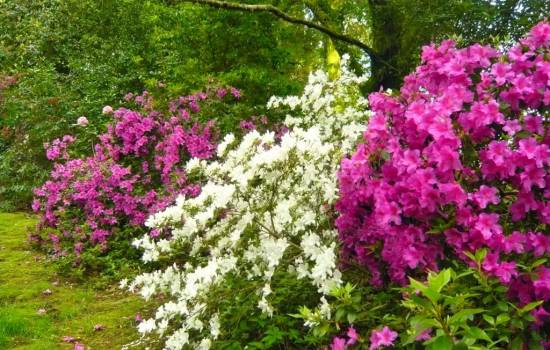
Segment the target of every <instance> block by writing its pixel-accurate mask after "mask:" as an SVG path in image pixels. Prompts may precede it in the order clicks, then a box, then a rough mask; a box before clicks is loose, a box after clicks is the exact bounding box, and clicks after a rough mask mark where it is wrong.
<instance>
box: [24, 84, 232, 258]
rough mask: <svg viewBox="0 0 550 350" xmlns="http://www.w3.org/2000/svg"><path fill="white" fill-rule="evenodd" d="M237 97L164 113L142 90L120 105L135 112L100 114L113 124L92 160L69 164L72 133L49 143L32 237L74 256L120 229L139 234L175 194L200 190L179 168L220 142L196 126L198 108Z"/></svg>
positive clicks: (207, 127) (201, 100)
mask: <svg viewBox="0 0 550 350" xmlns="http://www.w3.org/2000/svg"><path fill="white" fill-rule="evenodd" d="M229 91H232V92H233V91H235V92H238V90H237V89H235V88H230V90H229ZM238 96H240V95H238ZM238 96H236V93H233V94H229V95H228V96H227V97H225V95H224V96H220V94H219V93H218V94H217V93H216V91H209V92H208V93H205V92H200V93H196V94H193V95H190V96H185V97H180V98H178V99H177V100H175V101H171V102H170V103H169V108H168V112H166V113H162V112H159V111H156V110H154V109H153V106H154V104H155V101H154V100H153V98H152V97H151V96H150V94H148V93H147V92H144V93H143V94H141V95H137V96H136V95H133V94H128V95H126V97H125V99H126V101H127V102H129V103H132V104H134V105H135V108H134V109H128V108H119V109H117V110H114V111H113V110H112V109H109V110H108V111H107V112H108V113H105V114H111V113H112V115H113V118H114V120H113V122H112V123H110V124H109V125H108V126H107V131H106V132H105V133H103V134H101V135H99V137H98V143H97V144H95V146H94V154H93V156H89V157H85V158H78V157H75V158H71V156H70V154H69V153H70V152H69V151H70V149H69V145H70V144H71V143H72V142H74V141H75V138H74V137H73V136H70V135H67V136H64V137H63V138H62V139H58V140H54V141H53V142H51V143H48V144H46V145H45V147H46V154H47V158H48V159H50V160H53V161H55V163H54V168H53V170H52V172H51V175H50V178H49V179H48V181H46V182H45V183H44V185H42V186H41V187H40V188H37V189H35V199H34V201H33V204H32V207H33V210H34V211H36V212H40V213H41V214H42V220H41V222H40V224H39V226H38V229H39V232H41V235H37V236H35V237H34V238H35V239H38V240H42V239H43V237H46V239H45V242H47V243H48V244H51V245H52V247H53V250H54V251H55V254H57V255H65V254H70V253H74V254H75V255H76V256H77V257H78V256H79V255H80V254H81V253H82V250H83V249H84V248H85V247H86V246H87V245H89V244H91V245H96V244H100V245H101V246H102V247H103V248H105V249H107V246H108V244H107V243H108V239H109V237H110V236H111V235H112V234H113V232H115V231H116V229H117V228H118V229H122V228H123V227H130V229H132V230H136V228H138V227H140V226H141V225H142V224H143V223H144V221H145V219H146V218H147V216H148V215H150V214H152V213H154V212H157V211H159V210H162V209H164V208H165V207H166V206H167V205H169V204H170V203H171V202H172V201H173V200H174V198H175V197H176V196H177V195H179V194H187V195H191V196H195V195H197V194H198V193H199V192H200V186H199V185H198V184H196V183H193V182H191V181H188V179H187V178H186V174H185V171H184V163H185V162H186V161H187V160H188V159H189V158H190V157H198V158H202V159H206V158H210V157H211V156H212V155H213V154H214V153H215V149H216V139H217V137H218V135H217V134H218V132H217V129H216V127H215V125H214V122H213V121H209V122H206V123H199V122H198V121H197V120H199V118H198V115H197V113H199V112H200V110H201V105H204V104H209V103H211V102H218V103H219V102H229V100H231V101H232V100H235V99H236V98H237V97H238ZM136 232H137V233H136V234H139V230H136ZM155 234H157V233H156V232H152V235H155ZM63 242H67V243H68V244H62V243H63ZM70 250H73V252H71V251H70Z"/></svg>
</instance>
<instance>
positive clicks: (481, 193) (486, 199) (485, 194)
mask: <svg viewBox="0 0 550 350" xmlns="http://www.w3.org/2000/svg"><path fill="white" fill-rule="evenodd" d="M472 197H473V199H474V201H475V202H476V204H477V205H479V207H480V208H481V209H485V208H486V207H487V205H488V204H489V203H492V204H498V203H499V202H500V199H499V197H498V190H497V189H496V188H494V187H489V186H485V185H481V187H480V188H479V190H478V191H477V192H475V193H474V195H473V196H472Z"/></svg>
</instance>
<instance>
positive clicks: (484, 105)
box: [336, 22, 550, 344]
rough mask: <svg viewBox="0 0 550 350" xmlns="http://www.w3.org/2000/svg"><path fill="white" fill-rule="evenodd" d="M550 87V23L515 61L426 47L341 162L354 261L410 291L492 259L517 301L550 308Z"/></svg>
mask: <svg viewBox="0 0 550 350" xmlns="http://www.w3.org/2000/svg"><path fill="white" fill-rule="evenodd" d="M549 87H550V24H548V23H547V22H542V23H539V24H538V25H536V26H535V27H534V28H533V29H532V30H531V31H530V33H528V35H527V36H526V37H525V38H524V39H523V40H521V41H520V42H519V43H518V44H516V45H515V46H513V47H512V48H511V49H509V50H508V51H507V52H505V53H502V52H499V51H498V50H496V49H494V48H492V47H489V46H482V45H479V44H475V45H472V46H469V47H466V48H462V49H459V48H456V47H455V43H454V42H453V41H445V42H443V43H441V44H440V45H431V46H427V47H424V49H423V51H422V63H421V65H420V66H419V67H418V68H417V69H416V71H415V72H414V73H412V74H411V75H409V76H407V77H406V78H405V81H404V84H403V86H402V88H401V90H400V93H399V94H397V93H396V94H392V93H382V92H380V93H374V94H371V95H370V97H369V101H370V106H371V108H372V111H373V112H374V115H373V116H372V117H371V119H370V122H369V125H368V127H367V129H366V131H365V133H364V143H362V144H361V145H359V146H358V148H357V150H356V152H355V153H354V154H353V155H352V156H351V157H349V158H348V159H344V160H343V161H342V164H341V170H340V172H339V175H338V176H339V183H340V200H339V202H338V203H337V205H336V208H337V210H338V211H339V213H340V216H339V217H338V219H337V221H336V225H337V227H338V230H339V233H340V239H341V242H342V252H341V254H342V257H343V260H344V262H348V263H353V264H359V265H361V266H363V267H364V268H366V269H367V270H368V273H369V278H370V283H371V284H373V285H375V286H378V287H381V286H383V285H384V284H387V283H397V284H401V285H405V284H407V283H408V277H409V276H425V273H426V272H427V271H428V270H438V268H439V267H441V266H443V265H445V264H449V263H450V262H451V261H453V259H460V260H461V261H464V262H467V263H468V264H470V266H472V267H476V266H475V264H474V262H473V261H472V260H471V259H470V258H468V255H470V252H475V251H478V250H480V249H486V250H487V252H488V253H487V255H486V256H485V257H484V260H483V262H482V264H481V267H480V268H481V269H482V270H483V272H484V273H485V274H487V275H489V276H491V277H496V278H498V279H499V280H500V282H501V283H502V284H504V285H506V286H508V287H509V292H508V293H509V296H510V298H511V299H512V300H514V301H516V302H518V303H519V304H520V305H525V304H527V303H529V302H532V301H535V300H544V301H549V300H550V268H549V267H548V265H547V263H544V261H542V260H539V261H537V260H538V259H540V258H542V257H545V256H546V257H547V256H548V254H549V252H550V235H549V232H550V134H549V129H550V127H549V124H550V117H549V110H550V108H549V106H550V88H549ZM541 261H542V262H541ZM384 339H385V338H384ZM388 339H389V338H388ZM380 344H382V343H380Z"/></svg>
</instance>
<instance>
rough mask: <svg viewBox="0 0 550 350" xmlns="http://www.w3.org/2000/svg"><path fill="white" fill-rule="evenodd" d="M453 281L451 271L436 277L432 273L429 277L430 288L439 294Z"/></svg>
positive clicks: (447, 270)
mask: <svg viewBox="0 0 550 350" xmlns="http://www.w3.org/2000/svg"><path fill="white" fill-rule="evenodd" d="M450 280H451V270H450V269H445V270H443V271H440V272H439V273H438V274H436V275H434V274H432V273H430V274H429V275H428V288H429V289H432V290H434V291H435V292H437V293H439V292H441V290H442V289H443V287H445V286H446V285H447V284H448V283H449V282H450Z"/></svg>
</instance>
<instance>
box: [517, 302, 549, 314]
mask: <svg viewBox="0 0 550 350" xmlns="http://www.w3.org/2000/svg"><path fill="white" fill-rule="evenodd" d="M542 303H543V301H542V300H539V301H534V302H532V303H529V304H527V305H525V306H524V307H522V308H521V309H519V310H518V311H519V313H520V314H524V313H527V312H529V311H531V310H533V309H534V308H536V307H537V306H539V305H540V304H542Z"/></svg>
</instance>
